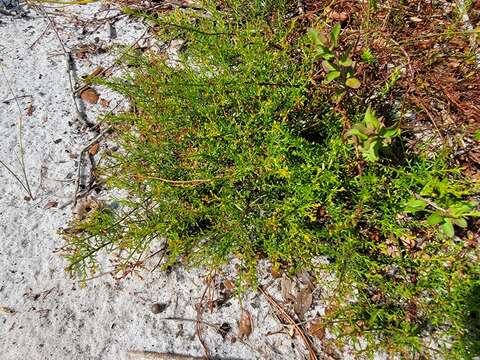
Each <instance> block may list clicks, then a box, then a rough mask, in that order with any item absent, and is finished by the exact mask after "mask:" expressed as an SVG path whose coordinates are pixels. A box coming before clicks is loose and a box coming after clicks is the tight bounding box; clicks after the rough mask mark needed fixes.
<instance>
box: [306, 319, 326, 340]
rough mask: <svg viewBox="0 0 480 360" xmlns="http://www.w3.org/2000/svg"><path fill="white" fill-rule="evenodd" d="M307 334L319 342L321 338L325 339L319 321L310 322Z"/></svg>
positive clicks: (321, 323) (321, 322) (323, 328)
mask: <svg viewBox="0 0 480 360" xmlns="http://www.w3.org/2000/svg"><path fill="white" fill-rule="evenodd" d="M309 332H310V335H312V336H315V337H317V338H319V339H320V340H323V338H324V337H325V327H324V326H323V321H322V320H321V319H316V320H314V321H312V324H311V325H310V330H309Z"/></svg>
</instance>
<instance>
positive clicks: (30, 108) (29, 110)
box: [27, 104, 35, 116]
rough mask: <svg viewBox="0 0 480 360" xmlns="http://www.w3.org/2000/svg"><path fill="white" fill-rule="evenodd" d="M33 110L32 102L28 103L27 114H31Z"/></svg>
mask: <svg viewBox="0 0 480 360" xmlns="http://www.w3.org/2000/svg"><path fill="white" fill-rule="evenodd" d="M33 110H35V109H34V108H33V104H30V105H28V108H27V116H32V114H33Z"/></svg>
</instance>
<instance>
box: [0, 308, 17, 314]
mask: <svg viewBox="0 0 480 360" xmlns="http://www.w3.org/2000/svg"><path fill="white" fill-rule="evenodd" d="M15 313H16V311H15V310H14V309H12V308H10V307H8V306H0V315H14V314H15Z"/></svg>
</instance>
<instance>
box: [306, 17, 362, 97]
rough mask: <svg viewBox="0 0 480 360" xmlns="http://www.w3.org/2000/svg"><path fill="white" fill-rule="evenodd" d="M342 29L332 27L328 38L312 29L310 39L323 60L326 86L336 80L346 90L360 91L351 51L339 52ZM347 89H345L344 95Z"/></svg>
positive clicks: (337, 26)
mask: <svg viewBox="0 0 480 360" xmlns="http://www.w3.org/2000/svg"><path fill="white" fill-rule="evenodd" d="M341 30H342V28H341V27H340V24H336V25H335V26H333V27H332V29H331V30H330V33H329V37H328V38H327V37H326V36H324V35H323V34H322V33H321V32H319V31H317V30H314V29H310V37H311V39H312V41H313V43H314V45H315V47H316V53H317V56H319V57H320V58H322V59H323V61H322V66H323V69H324V70H325V72H326V76H325V81H324V83H325V84H329V83H331V82H332V81H334V80H336V81H337V82H339V83H340V84H341V85H342V86H343V87H344V88H351V89H358V88H360V86H361V85H362V84H361V82H360V80H358V79H357V78H356V77H355V76H354V73H355V71H354V67H355V62H354V61H353V60H352V58H351V56H350V53H351V49H346V50H344V51H340V50H339V38H340V32H341ZM345 90H346V89H343V91H342V93H344V92H345Z"/></svg>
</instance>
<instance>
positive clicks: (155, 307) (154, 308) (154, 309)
mask: <svg viewBox="0 0 480 360" xmlns="http://www.w3.org/2000/svg"><path fill="white" fill-rule="evenodd" d="M166 308H167V304H160V303H156V304H153V305H152V307H151V308H150V309H151V310H152V313H154V314H160V313H161V312H164V311H165V309H166Z"/></svg>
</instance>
